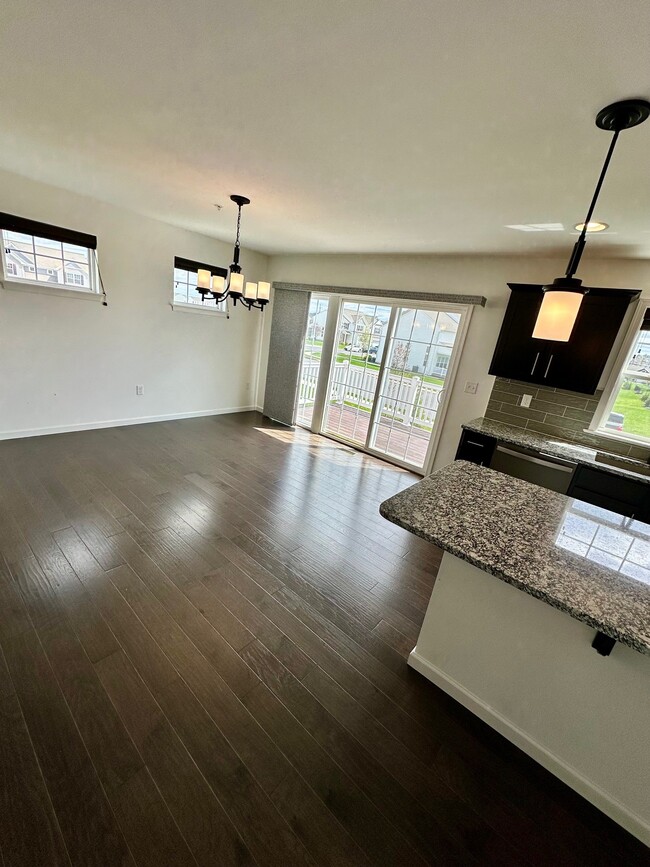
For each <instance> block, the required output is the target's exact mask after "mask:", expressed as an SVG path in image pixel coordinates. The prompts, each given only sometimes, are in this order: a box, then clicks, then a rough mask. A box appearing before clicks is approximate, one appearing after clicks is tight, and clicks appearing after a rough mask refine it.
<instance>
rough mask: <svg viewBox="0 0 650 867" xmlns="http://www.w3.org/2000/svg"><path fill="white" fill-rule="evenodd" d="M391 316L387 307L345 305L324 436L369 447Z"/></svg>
mask: <svg viewBox="0 0 650 867" xmlns="http://www.w3.org/2000/svg"><path fill="white" fill-rule="evenodd" d="M390 315H391V308H390V306H388V305H385V304H384V305H378V304H366V303H363V302H360V301H343V302H342V304H341V309H340V311H339V318H338V324H337V329H336V335H335V337H334V343H335V346H334V352H335V354H334V357H333V359H332V366H331V371H330V379H329V387H328V395H327V403H326V406H325V413H324V416H323V433H327V434H331V435H333V436H337V437H341V438H342V439H344V440H347V441H348V442H352V443H355V444H356V445H359V446H365V445H366V441H367V439H368V428H369V424H370V416H371V413H372V408H373V405H374V401H375V395H376V393H377V384H378V382H379V373H380V370H381V360H382V357H383V353H384V347H385V345H386V337H387V334H388V322H389V319H390Z"/></svg>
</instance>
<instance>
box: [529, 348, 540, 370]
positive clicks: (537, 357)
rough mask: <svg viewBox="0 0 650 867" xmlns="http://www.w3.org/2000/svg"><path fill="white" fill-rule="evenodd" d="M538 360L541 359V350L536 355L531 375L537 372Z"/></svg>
mask: <svg viewBox="0 0 650 867" xmlns="http://www.w3.org/2000/svg"><path fill="white" fill-rule="evenodd" d="M538 361H539V352H538V353H537V355H536V356H535V361H533V366H532V368H531V370H530V375H531V376H532V375H533V373H535V368H536V367H537V362H538Z"/></svg>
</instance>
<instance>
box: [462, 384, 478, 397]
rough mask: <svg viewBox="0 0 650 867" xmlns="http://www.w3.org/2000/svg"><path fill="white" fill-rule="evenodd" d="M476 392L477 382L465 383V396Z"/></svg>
mask: <svg viewBox="0 0 650 867" xmlns="http://www.w3.org/2000/svg"><path fill="white" fill-rule="evenodd" d="M477 391H478V382H466V383H465V394H476V392H477Z"/></svg>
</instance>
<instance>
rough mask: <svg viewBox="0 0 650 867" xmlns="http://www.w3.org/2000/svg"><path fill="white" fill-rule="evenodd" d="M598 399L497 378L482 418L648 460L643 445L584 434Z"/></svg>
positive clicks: (646, 450)
mask: <svg viewBox="0 0 650 867" xmlns="http://www.w3.org/2000/svg"><path fill="white" fill-rule="evenodd" d="M524 394H530V395H532V400H531V402H530V408H529V409H525V408H524V407H523V406H520V403H521V397H522V395H524ZM600 396H601V393H600V392H596V394H594V395H593V396H592V395H588V394H577V393H575V392H572V391H562V390H561V389H559V388H545V387H544V386H537V385H532V384H531V383H528V382H517V381H516V380H514V379H501V378H500V377H497V379H496V380H495V383H494V387H493V389H492V394H491V395H490V400H489V402H488V406H487V409H486V411H485V416H486V418H492V419H494V420H495V421H501V422H504V424H509V425H512V426H513V427H520V428H527V429H528V430H534V431H536V432H537V433H542V434H547V435H548V436H555V437H558V438H560V439H563V440H568V441H569V442H576V443H581V444H583V445H588V446H593V447H595V448H599V449H602V450H603V451H608V452H614V453H615V454H619V455H626V456H629V457H632V458H638V459H640V460H644V461H647V460H649V459H650V449H648V448H645V447H644V446H637V445H630V444H629V443H622V442H618V441H617V440H611V439H608V438H606V437H600V436H595V435H594V434H589V433H585V428H586V427H588V426H589V424H590V422H591V420H592V418H593V416H594V413H595V412H596V409H597V407H598V402H599V400H600Z"/></svg>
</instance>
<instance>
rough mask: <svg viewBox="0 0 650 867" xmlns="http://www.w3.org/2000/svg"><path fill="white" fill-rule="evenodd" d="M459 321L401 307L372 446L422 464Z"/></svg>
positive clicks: (442, 313) (379, 394)
mask: <svg viewBox="0 0 650 867" xmlns="http://www.w3.org/2000/svg"><path fill="white" fill-rule="evenodd" d="M459 324H460V314H459V313H448V312H446V311H437V310H429V309H423V308H420V309H418V308H415V307H400V308H399V309H398V310H397V315H396V320H395V327H394V330H393V333H392V335H391V337H390V340H389V345H388V355H387V358H386V364H385V367H384V371H383V375H382V378H381V383H380V385H379V388H378V391H377V407H376V411H375V414H374V419H373V424H372V429H371V431H370V436H369V439H368V448H370V449H372V450H373V451H376V452H380V453H382V454H385V455H386V456H387V457H388V456H390V457H393V458H396V459H397V460H399V461H403V462H404V463H407V464H409V465H410V466H413V467H417V468H418V469H421V468H422V467H424V463H425V460H426V457H427V453H428V450H429V443H430V441H431V437H432V435H433V431H434V427H435V423H436V416H437V413H438V408H439V405H440V400H441V397H442V393H443V391H444V387H445V378H446V376H447V370H448V367H449V361H450V358H451V353H452V350H453V347H454V342H455V340H456V335H457V333H458V327H459Z"/></svg>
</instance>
